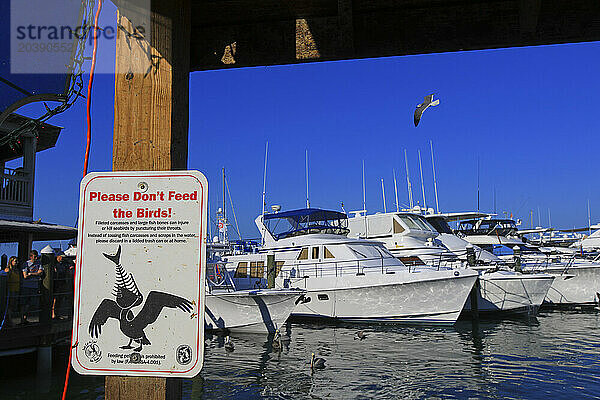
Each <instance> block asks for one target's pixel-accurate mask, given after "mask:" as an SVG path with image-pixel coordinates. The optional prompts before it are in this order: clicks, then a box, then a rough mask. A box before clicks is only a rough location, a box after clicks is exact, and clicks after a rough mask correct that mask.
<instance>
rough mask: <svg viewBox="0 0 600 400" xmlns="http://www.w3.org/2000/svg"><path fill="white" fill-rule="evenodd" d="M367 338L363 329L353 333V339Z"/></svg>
mask: <svg viewBox="0 0 600 400" xmlns="http://www.w3.org/2000/svg"><path fill="white" fill-rule="evenodd" d="M366 338H367V334H366V333H365V331H358V332H356V334H355V335H354V340H357V339H358V340H364V339H366Z"/></svg>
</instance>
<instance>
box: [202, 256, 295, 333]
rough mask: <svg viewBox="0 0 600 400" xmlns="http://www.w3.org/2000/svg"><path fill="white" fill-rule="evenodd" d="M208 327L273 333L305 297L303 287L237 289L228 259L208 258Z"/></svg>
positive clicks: (205, 317) (205, 321)
mask: <svg viewBox="0 0 600 400" xmlns="http://www.w3.org/2000/svg"><path fill="white" fill-rule="evenodd" d="M206 285H207V286H206V300H205V304H206V307H205V316H204V327H205V329H208V330H228V331H233V332H245V333H265V332H268V333H273V332H275V330H277V329H280V328H281V326H282V325H283V324H284V323H285V321H286V320H287V319H288V318H289V316H290V314H291V313H292V310H293V309H294V307H295V306H296V304H297V303H298V302H300V301H302V299H303V298H304V296H303V295H304V293H305V292H304V291H303V290H300V289H252V290H236V288H235V284H234V283H233V281H232V280H231V276H230V274H229V272H228V271H227V268H226V267H225V263H223V262H220V261H217V260H212V261H210V262H207V278H206Z"/></svg>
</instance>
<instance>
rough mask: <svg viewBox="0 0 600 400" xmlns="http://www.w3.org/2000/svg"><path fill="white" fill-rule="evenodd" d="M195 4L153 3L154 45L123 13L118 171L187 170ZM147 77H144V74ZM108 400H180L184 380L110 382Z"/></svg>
mask: <svg viewBox="0 0 600 400" xmlns="http://www.w3.org/2000/svg"><path fill="white" fill-rule="evenodd" d="M190 14H191V7H190V0H154V1H152V16H151V28H152V35H151V38H150V40H147V39H137V38H135V36H131V35H128V34H126V33H125V31H127V32H129V33H130V34H133V33H134V30H133V24H132V23H131V21H130V20H129V19H128V18H127V12H126V11H122V10H120V12H119V17H118V21H119V24H120V25H121V26H122V29H118V33H117V55H116V65H115V71H116V73H115V111H114V118H115V123H114V136H113V170H115V171H135V170H152V171H164V170H171V169H186V168H187V142H188V107H189V103H188V98H189V93H188V90H189V88H188V85H189V68H190V67H189V64H190V61H189V53H190V29H191V17H190ZM142 71H143V72H142ZM105 398H106V399H107V400H121V399H122V400H130V399H144V400H166V399H169V400H171V399H180V398H181V380H179V379H165V378H148V377H135V378H133V377H116V376H109V377H107V378H106V383H105Z"/></svg>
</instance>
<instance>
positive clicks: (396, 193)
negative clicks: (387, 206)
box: [392, 169, 400, 212]
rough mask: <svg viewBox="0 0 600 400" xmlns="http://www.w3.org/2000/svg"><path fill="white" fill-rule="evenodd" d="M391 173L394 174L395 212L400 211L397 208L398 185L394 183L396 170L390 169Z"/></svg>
mask: <svg viewBox="0 0 600 400" xmlns="http://www.w3.org/2000/svg"><path fill="white" fill-rule="evenodd" d="M392 173H393V174H394V194H395V195H396V212H399V211H400V208H399V207H398V183H397V182H396V170H395V169H392Z"/></svg>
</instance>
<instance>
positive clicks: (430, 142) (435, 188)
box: [429, 140, 440, 214]
mask: <svg viewBox="0 0 600 400" xmlns="http://www.w3.org/2000/svg"><path fill="white" fill-rule="evenodd" d="M429 147H431V169H432V170H433V191H434V192H435V212H437V213H438V214H439V213H440V203H439V202H438V192H437V180H436V179H435V158H434V157H433V141H432V140H430V141H429Z"/></svg>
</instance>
